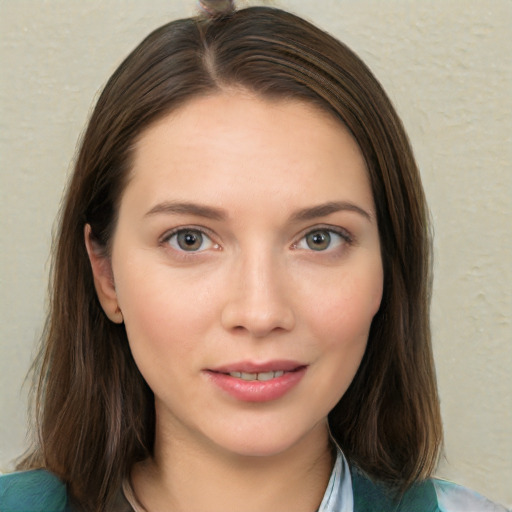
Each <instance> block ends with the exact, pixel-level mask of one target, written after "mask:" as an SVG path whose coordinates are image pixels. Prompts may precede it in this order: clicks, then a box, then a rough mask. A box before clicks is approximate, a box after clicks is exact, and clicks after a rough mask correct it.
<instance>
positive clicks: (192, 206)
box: [144, 201, 226, 220]
mask: <svg viewBox="0 0 512 512" xmlns="http://www.w3.org/2000/svg"><path fill="white" fill-rule="evenodd" d="M158 214H166V215H173V214H174V215H194V216H196V217H204V218H206V219H212V220H224V219H225V218H226V214H225V212H224V211H223V210H220V209H219V208H213V207H211V206H206V205H202V204H197V203H187V202H185V203H180V202H174V201H164V202H162V203H158V204H156V205H155V206H153V208H151V209H150V210H149V211H148V212H147V213H146V214H145V215H144V217H151V216H153V215H158Z"/></svg>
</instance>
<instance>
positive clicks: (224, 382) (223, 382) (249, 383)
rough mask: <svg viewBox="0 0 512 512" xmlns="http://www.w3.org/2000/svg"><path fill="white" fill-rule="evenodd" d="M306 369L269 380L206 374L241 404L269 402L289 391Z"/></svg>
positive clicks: (212, 373) (210, 372)
mask: <svg viewBox="0 0 512 512" xmlns="http://www.w3.org/2000/svg"><path fill="white" fill-rule="evenodd" d="M306 370H307V367H306V366H304V367H302V368H299V369H298V370H295V371H293V372H286V373H285V374H284V375H281V377H276V378H274V379H270V380H243V379H239V378H236V377H231V375H227V374H225V373H217V372H212V371H208V372H206V373H207V375H208V377H209V378H210V380H211V381H212V382H213V383H214V384H215V385H216V386H218V387H219V388H220V389H222V390H223V391H225V392H227V393H228V394H229V395H231V396H232V397H233V398H236V399H237V400H241V401H243V402H269V401H271V400H277V399H278V398H281V397H282V396H284V395H286V393H288V392H289V391H291V390H292V389H293V388H294V387H295V386H296V385H297V384H298V383H299V382H300V381H301V379H302V377H304V375H305V373H306Z"/></svg>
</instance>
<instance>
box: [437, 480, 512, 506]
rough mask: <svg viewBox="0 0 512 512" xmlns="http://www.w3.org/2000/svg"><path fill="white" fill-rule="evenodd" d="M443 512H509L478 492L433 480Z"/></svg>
mask: <svg viewBox="0 0 512 512" xmlns="http://www.w3.org/2000/svg"><path fill="white" fill-rule="evenodd" d="M432 484H433V486H434V489H435V491H436V496H437V500H438V503H439V510H440V511H441V512H467V511H468V510H475V511H478V512H507V509H506V508H505V507H503V506H502V505H498V504H497V503H493V502H492V501H490V500H488V499H487V498H485V497H484V496H482V495H480V494H478V493H477V492H475V491H473V490H471V489H468V488H467V487H463V486H462V485H457V484H454V483H452V482H448V481H447V480H441V479H438V478H433V479H432Z"/></svg>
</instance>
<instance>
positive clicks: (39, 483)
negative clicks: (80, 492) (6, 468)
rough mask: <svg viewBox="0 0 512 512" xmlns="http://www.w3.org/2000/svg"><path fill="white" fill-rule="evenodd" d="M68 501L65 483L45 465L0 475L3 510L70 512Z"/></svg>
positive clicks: (0, 495) (5, 511) (1, 506)
mask: <svg viewBox="0 0 512 512" xmlns="http://www.w3.org/2000/svg"><path fill="white" fill-rule="evenodd" d="M67 501H68V500H67V493H66V486H65V485H64V484H63V483H62V482H61V481H60V480H59V479H58V478H57V477H56V476H55V475H53V474H52V473H50V472H48V471H46V470H44V469H37V470H31V471H20V472H16V473H10V474H7V475H1V476H0V510H1V511H2V512H29V511H30V512H67V511H68V510H69V508H68V503H67Z"/></svg>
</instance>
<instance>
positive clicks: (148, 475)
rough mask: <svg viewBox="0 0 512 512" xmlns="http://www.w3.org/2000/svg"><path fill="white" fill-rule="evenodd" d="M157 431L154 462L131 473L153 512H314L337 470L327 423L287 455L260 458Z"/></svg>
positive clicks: (140, 496) (144, 502)
mask: <svg viewBox="0 0 512 512" xmlns="http://www.w3.org/2000/svg"><path fill="white" fill-rule="evenodd" d="M158 432H159V429H158V428H157V436H156V442H155V454H154V457H153V458H151V459H148V460H146V461H144V462H141V463H139V464H137V465H136V466H135V467H134V469H133V471H132V483H133V487H134V490H135V494H136V496H137V499H138V500H139V501H140V502H141V504H142V505H143V507H144V508H145V509H146V510H147V511H148V512H156V511H160V510H173V511H176V512H182V511H183V512H185V511H187V512H199V511H204V510H208V511H209V512H240V510H243V511H244V512H262V511H273V510H293V511H294V512H313V511H315V510H317V509H318V507H319V506H320V503H321V501H322V497H323V495H324V492H325V489H326V487H327V483H328V481H329V477H330V473H331V471H332V466H333V457H332V450H331V447H330V443H329V436H328V430H327V426H326V425H325V424H322V425H318V426H317V427H315V429H314V431H312V432H310V433H309V434H308V436H307V438H306V439H302V440H299V441H298V442H297V443H295V444H294V445H293V446H291V447H290V448H288V449H287V450H285V451H284V452H282V453H279V454H276V455H271V456H257V457H256V456H243V455H237V454H232V453H225V452H223V451H222V450H221V449H219V448H218V447H214V446H208V445H207V444H206V445H200V444H198V443H196V444H195V445H193V446H192V447H191V446H190V443H187V442H186V441H185V440H183V439H176V438H170V437H167V436H164V435H163V433H161V434H160V435H158Z"/></svg>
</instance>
